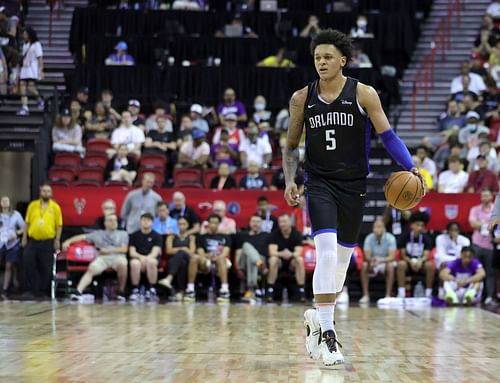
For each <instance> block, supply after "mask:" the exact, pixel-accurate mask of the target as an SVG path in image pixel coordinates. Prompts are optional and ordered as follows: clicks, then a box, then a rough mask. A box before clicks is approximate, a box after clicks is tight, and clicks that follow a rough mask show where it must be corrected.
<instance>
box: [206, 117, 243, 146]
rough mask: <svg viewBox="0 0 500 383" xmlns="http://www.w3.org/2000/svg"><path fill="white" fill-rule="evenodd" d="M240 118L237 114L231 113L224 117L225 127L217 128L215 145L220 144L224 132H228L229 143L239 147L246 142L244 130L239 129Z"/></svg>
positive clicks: (214, 138)
mask: <svg viewBox="0 0 500 383" xmlns="http://www.w3.org/2000/svg"><path fill="white" fill-rule="evenodd" d="M237 120H238V116H236V114H235V113H229V114H226V115H225V116H224V123H223V126H221V127H220V128H217V129H216V131H215V134H214V137H213V139H212V143H213V144H218V143H219V142H220V139H221V138H220V136H221V133H222V131H223V130H226V131H227V133H228V135H229V137H228V143H229V144H232V145H236V147H239V146H240V144H241V143H242V142H243V141H244V140H245V133H244V132H243V129H240V128H238V122H237Z"/></svg>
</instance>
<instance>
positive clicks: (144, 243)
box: [129, 230, 163, 255]
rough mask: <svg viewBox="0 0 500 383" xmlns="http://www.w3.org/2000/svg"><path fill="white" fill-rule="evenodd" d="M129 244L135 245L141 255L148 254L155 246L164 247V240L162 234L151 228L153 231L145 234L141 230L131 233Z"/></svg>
mask: <svg viewBox="0 0 500 383" xmlns="http://www.w3.org/2000/svg"><path fill="white" fill-rule="evenodd" d="M129 246H134V247H135V250H136V251H137V252H138V253H139V254H141V255H148V254H149V253H151V250H153V247H154V246H159V247H160V249H161V248H163V241H162V238H161V235H160V234H158V233H157V232H156V231H153V230H151V233H149V234H144V233H143V232H142V231H140V230H139V231H136V232H135V233H133V234H131V235H130V240H129Z"/></svg>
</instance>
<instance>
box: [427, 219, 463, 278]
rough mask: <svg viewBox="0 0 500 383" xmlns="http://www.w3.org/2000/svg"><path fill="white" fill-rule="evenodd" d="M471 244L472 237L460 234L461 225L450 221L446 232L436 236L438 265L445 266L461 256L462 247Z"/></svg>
mask: <svg viewBox="0 0 500 383" xmlns="http://www.w3.org/2000/svg"><path fill="white" fill-rule="evenodd" d="M467 246H470V239H469V238H467V237H465V236H463V235H461V234H460V225H459V224H458V223H457V222H450V223H449V224H448V226H447V227H446V233H444V234H440V235H438V236H437V237H436V256H435V258H436V265H437V266H438V267H439V268H443V267H445V266H446V264H447V263H448V262H450V261H454V260H455V259H458V258H460V252H461V251H462V247H467Z"/></svg>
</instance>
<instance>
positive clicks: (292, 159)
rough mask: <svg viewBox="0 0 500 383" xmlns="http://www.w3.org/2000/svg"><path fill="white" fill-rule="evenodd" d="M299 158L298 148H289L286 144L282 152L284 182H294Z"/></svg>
mask: <svg viewBox="0 0 500 383" xmlns="http://www.w3.org/2000/svg"><path fill="white" fill-rule="evenodd" d="M299 158H300V156H299V148H295V149H290V148H288V146H287V147H286V148H285V151H284V152H283V173H284V175H285V183H286V184H288V183H291V182H294V180H295V174H296V173H297V168H298V167H299Z"/></svg>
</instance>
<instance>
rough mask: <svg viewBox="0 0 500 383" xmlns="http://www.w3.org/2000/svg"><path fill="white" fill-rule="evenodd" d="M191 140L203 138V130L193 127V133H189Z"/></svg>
mask: <svg viewBox="0 0 500 383" xmlns="http://www.w3.org/2000/svg"><path fill="white" fill-rule="evenodd" d="M191 136H192V137H193V140H197V139H198V138H203V137H205V136H206V134H205V132H204V131H203V130H200V129H193V133H191Z"/></svg>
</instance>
